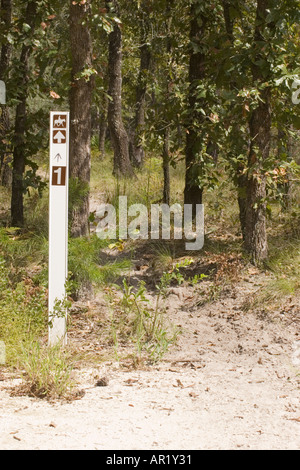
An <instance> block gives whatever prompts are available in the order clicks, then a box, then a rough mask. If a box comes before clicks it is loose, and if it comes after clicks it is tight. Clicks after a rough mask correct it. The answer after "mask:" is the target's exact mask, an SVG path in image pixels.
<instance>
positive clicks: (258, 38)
mask: <svg viewBox="0 0 300 470" xmlns="http://www.w3.org/2000/svg"><path fill="white" fill-rule="evenodd" d="M269 8H270V0H257V10H256V21H255V30H254V38H253V52H254V57H253V60H252V75H253V81H254V85H256V86H257V87H258V88H259V90H260V99H259V101H258V103H257V106H256V108H255V109H254V110H253V112H252V114H251V117H250V122H249V129H250V138H251V144H250V152H249V159H248V182H247V198H246V204H247V205H246V229H245V248H246V250H247V251H248V252H249V253H250V255H251V258H252V261H253V262H254V263H255V264H256V263H259V262H261V261H263V260H264V259H266V258H267V256H268V242H267V229H266V176H265V174H264V169H263V165H264V162H265V161H266V160H267V159H268V157H269V154H270V143H271V124H272V118H271V88H270V86H269V84H268V80H269V79H270V78H271V77H270V70H269V63H268V58H267V50H268V39H269V35H270V22H269V23H268V22H267V16H268V14H269ZM271 26H272V24H271Z"/></svg>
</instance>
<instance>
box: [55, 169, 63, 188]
mask: <svg viewBox="0 0 300 470" xmlns="http://www.w3.org/2000/svg"><path fill="white" fill-rule="evenodd" d="M54 173H56V174H57V185H58V186H60V185H61V168H58V169H57V170H55V171H54Z"/></svg>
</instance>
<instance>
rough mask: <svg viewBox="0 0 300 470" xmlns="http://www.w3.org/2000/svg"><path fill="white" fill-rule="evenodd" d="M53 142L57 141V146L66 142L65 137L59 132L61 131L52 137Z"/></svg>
mask: <svg viewBox="0 0 300 470" xmlns="http://www.w3.org/2000/svg"><path fill="white" fill-rule="evenodd" d="M53 140H57V142H58V143H59V144H61V143H62V142H63V141H65V140H66V137H65V135H64V134H63V133H62V132H61V131H58V132H57V133H56V134H55V135H54V136H53Z"/></svg>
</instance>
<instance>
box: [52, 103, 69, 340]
mask: <svg viewBox="0 0 300 470" xmlns="http://www.w3.org/2000/svg"><path fill="white" fill-rule="evenodd" d="M68 182H69V113H68V112H59V111H57V112H56V111H55V112H51V114H50V190H49V192H50V193H49V286H48V290H49V297H48V310H49V322H50V326H49V345H55V344H57V343H58V342H61V343H62V344H66V342H67V332H66V331H67V330H66V322H67V312H66V311H64V309H61V308H59V309H58V312H57V311H56V309H55V305H56V306H57V305H59V303H61V302H63V301H64V300H65V297H66V289H65V285H66V280H67V277H68V187H69V183H68Z"/></svg>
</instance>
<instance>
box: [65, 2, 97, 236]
mask: <svg viewBox="0 0 300 470" xmlns="http://www.w3.org/2000/svg"><path fill="white" fill-rule="evenodd" d="M90 5H91V0H89V1H87V2H85V3H81V2H79V3H75V2H73V1H72V0H71V4H70V38H71V54H72V85H71V93H70V121H71V122H70V177H71V180H72V183H73V185H74V188H75V189H74V190H75V192H76V193H77V194H78V193H79V194H81V201H80V202H79V203H78V201H77V202H76V203H75V202H74V201H73V202H72V201H71V209H70V212H71V235H72V236H73V237H80V236H85V235H87V234H88V233H89V184H90V173H91V132H92V130H91V128H92V123H91V103H92V93H93V83H94V80H93V78H91V77H88V76H87V77H82V78H79V76H80V74H84V70H85V69H87V68H91V67H92V38H91V34H90V31H89V28H88V25H87V19H88V15H89V12H90Z"/></svg>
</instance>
